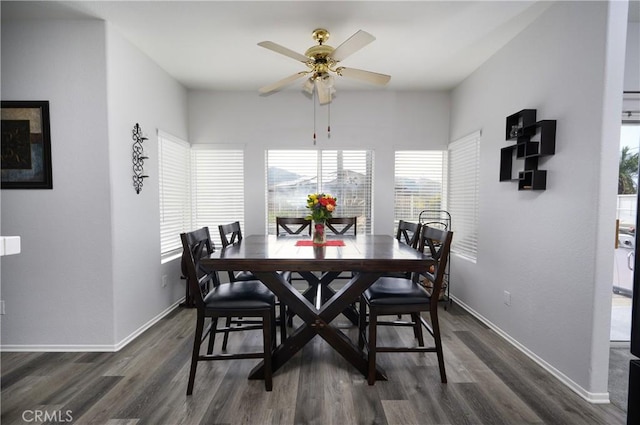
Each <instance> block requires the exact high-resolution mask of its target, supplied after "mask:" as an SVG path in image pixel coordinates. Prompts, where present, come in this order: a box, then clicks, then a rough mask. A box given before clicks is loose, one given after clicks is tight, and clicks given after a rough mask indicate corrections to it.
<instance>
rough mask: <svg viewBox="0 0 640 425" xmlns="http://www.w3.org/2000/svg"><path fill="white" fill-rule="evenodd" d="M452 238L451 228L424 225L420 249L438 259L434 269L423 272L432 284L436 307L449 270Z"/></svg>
mask: <svg viewBox="0 0 640 425" xmlns="http://www.w3.org/2000/svg"><path fill="white" fill-rule="evenodd" d="M452 239H453V232H452V231H450V230H442V229H438V228H435V227H429V226H422V230H421V232H420V242H419V245H418V250H419V251H420V252H422V253H424V254H427V255H429V256H430V257H431V258H433V259H434V260H436V263H435V264H434V267H433V269H432V270H428V271H426V272H425V273H422V275H424V276H425V277H426V278H427V279H428V280H429V281H430V282H431V284H432V292H431V293H432V296H431V304H432V305H433V306H434V307H435V306H437V304H438V300H439V294H440V289H441V288H442V282H443V280H444V276H445V273H446V271H447V262H448V261H449V252H450V250H451V240H452Z"/></svg>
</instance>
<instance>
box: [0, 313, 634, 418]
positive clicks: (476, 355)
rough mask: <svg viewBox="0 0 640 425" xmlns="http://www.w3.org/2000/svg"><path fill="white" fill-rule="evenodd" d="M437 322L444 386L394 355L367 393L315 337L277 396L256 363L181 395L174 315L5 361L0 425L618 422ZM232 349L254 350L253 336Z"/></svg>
mask: <svg viewBox="0 0 640 425" xmlns="http://www.w3.org/2000/svg"><path fill="white" fill-rule="evenodd" d="M440 317H441V328H442V331H443V335H444V347H445V358H446V364H447V376H448V378H449V383H448V384H441V383H440V379H439V375H438V367H437V361H436V359H435V356H434V355H431V354H424V353H423V354H409V353H402V354H398V353H395V354H380V355H379V361H380V363H381V365H382V366H383V367H384V368H385V369H386V371H387V374H388V376H389V381H387V382H377V383H376V385H375V386H372V387H370V386H368V385H367V383H366V381H365V379H364V377H363V376H361V375H360V374H359V373H357V372H356V371H355V370H354V369H353V368H352V367H351V366H350V365H349V364H347V363H346V362H345V361H344V360H343V359H342V358H341V357H339V356H338V355H337V354H336V353H335V352H334V351H333V350H332V349H331V348H330V347H329V346H327V345H326V344H325V343H324V341H323V340H321V339H320V338H319V337H316V338H315V339H314V340H313V341H312V342H311V343H310V344H309V345H307V346H306V347H305V348H304V349H303V350H302V351H301V352H299V353H298V354H297V355H296V356H295V357H294V358H293V359H292V361H290V362H289V363H287V364H286V365H285V366H284V367H283V368H282V369H280V370H279V371H278V372H277V373H276V374H275V376H274V382H273V392H270V393H268V392H265V391H264V385H263V382H262V381H249V380H247V375H248V373H249V371H250V370H251V368H252V367H253V366H254V365H255V364H256V362H257V361H256V360H232V361H224V362H203V363H200V365H199V367H198V374H197V376H196V385H195V389H194V395H193V396H190V397H187V396H186V395H185V391H186V386H187V375H188V368H189V352H190V350H191V344H192V340H191V334H192V332H193V328H194V325H195V311H193V310H188V309H187V310H185V309H179V310H176V311H175V312H174V313H172V314H171V315H169V316H168V317H166V318H165V319H163V320H162V321H161V322H160V323H158V324H157V325H155V326H154V327H153V328H151V329H150V330H148V331H147V332H145V333H144V334H143V335H141V336H140V337H139V338H137V339H136V340H135V341H134V342H132V343H131V344H129V345H128V346H126V347H125V348H123V349H122V350H121V351H120V352H117V353H2V381H1V383H2V400H1V401H2V417H1V423H2V425H9V424H24V423H38V422H36V421H33V419H34V414H35V412H37V411H39V412H47V413H48V414H49V415H58V416H55V418H54V420H51V416H49V418H50V421H49V422H50V423H62V422H65V421H64V420H66V423H74V424H109V425H125V424H131V425H133V424H154V425H160V424H167V425H174V424H176V425H177V424H207V425H211V424H321V425H328V424H339V425H344V424H490V425H496V424H508V425H519V424H558V425H570V424H576V425H578V424H579V425H587V424H603V425H615V424H625V423H626V418H625V413H624V411H622V410H621V409H620V408H618V407H616V406H615V405H613V404H608V405H593V404H590V403H587V402H585V401H584V400H582V399H581V398H580V397H578V396H577V395H575V394H574V393H573V392H572V391H570V390H569V389H567V388H566V387H565V386H564V385H562V384H560V383H559V382H558V381H556V380H555V378H553V377H552V376H550V375H549V374H548V373H547V372H546V371H544V370H543V369H541V368H540V367H539V366H538V365H536V364H535V363H534V362H532V361H531V360H530V359H528V358H527V357H526V356H525V355H524V354H522V353H520V352H519V351H517V350H516V349H514V348H513V347H512V346H511V345H509V344H508V343H506V342H505V341H504V340H502V339H501V338H500V337H499V336H498V335H496V334H495V333H494V332H492V331H491V330H489V329H487V328H486V327H485V326H483V325H482V324H481V323H479V322H478V321H476V320H475V319H473V318H472V317H471V316H469V315H468V314H466V313H465V312H464V311H463V310H462V309H461V308H460V307H456V306H455V305H454V306H453V307H452V308H449V309H448V311H444V310H443V309H441V315H440ZM344 328H345V329H344V330H345V332H347V333H348V334H349V335H350V336H351V337H352V338H355V335H356V333H355V327H349V326H348V325H347V322H346V320H345V322H344ZM379 335H380V338H384V339H385V340H386V341H391V340H394V339H399V338H401V339H403V340H405V339H407V338H408V339H411V337H412V335H411V331H410V330H409V329H407V328H403V329H399V330H396V329H395V328H393V329H392V328H386V327H384V328H381V330H380V333H379ZM233 343H235V344H244V345H245V346H247V347H256V348H258V349H259V347H260V344H261V337H260V333H259V332H257V331H255V332H249V333H245V335H244V336H243V335H242V334H240V333H236V334H235V335H234V339H233ZM67 414H68V415H67ZM60 419H63V420H60ZM69 419H72V421H71V422H69V421H68V420H69ZM39 423H42V422H39Z"/></svg>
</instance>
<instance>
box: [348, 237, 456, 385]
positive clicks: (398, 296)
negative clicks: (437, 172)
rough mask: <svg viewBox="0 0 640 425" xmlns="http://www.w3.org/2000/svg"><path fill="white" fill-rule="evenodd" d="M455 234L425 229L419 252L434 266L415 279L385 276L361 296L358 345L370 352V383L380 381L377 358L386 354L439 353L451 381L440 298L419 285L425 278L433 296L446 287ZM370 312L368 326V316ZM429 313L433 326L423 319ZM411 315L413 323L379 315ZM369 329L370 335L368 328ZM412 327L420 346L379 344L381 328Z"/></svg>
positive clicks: (444, 378)
mask: <svg viewBox="0 0 640 425" xmlns="http://www.w3.org/2000/svg"><path fill="white" fill-rule="evenodd" d="M452 238H453V232H451V231H447V230H442V229H435V228H433V227H428V226H423V227H422V230H421V232H420V237H419V244H418V250H419V251H420V252H422V253H424V254H427V255H429V256H430V257H431V259H432V265H433V267H430V266H429V269H428V270H425V271H424V272H423V273H419V274H414V275H413V277H412V279H406V278H395V277H381V278H380V279H378V280H377V281H376V282H375V283H374V284H373V285H371V286H370V287H369V288H368V289H367V290H366V291H365V292H364V293H363V294H362V296H361V297H360V316H359V325H358V327H359V338H358V346H359V347H360V349H362V348H363V347H364V346H365V345H366V346H367V349H368V353H369V359H368V360H369V367H368V377H367V381H368V383H369V385H373V384H375V380H376V356H377V353H382V352H387V353H389V352H435V353H436V355H437V357H438V366H439V368H440V380H441V381H442V383H443V384H444V383H446V382H447V376H446V372H445V367H444V356H443V353H442V340H441V337H440V326H439V323H438V296H437V295H436V296H433V297H432V296H430V295H429V293H428V292H427V290H426V289H425V288H424V287H423V286H422V285H421V284H420V283H419V277H420V276H421V277H423V278H425V279H427V280H429V282H431V284H432V285H433V288H434V290H433V293H434V294H438V293H439V292H440V288H441V286H442V281H443V277H444V274H445V270H446V266H447V261H448V260H449V250H450V248H451V240H452ZM367 309H368V310H369V314H368V323H367V313H366V310H367ZM423 311H424V312H429V314H430V319H431V323H429V322H427V320H426V319H425V318H424V317H422V315H421V314H420V313H421V312H423ZM401 314H409V315H410V316H411V319H412V320H411V322H402V321H398V320H394V321H379V320H378V317H379V316H389V315H401ZM367 325H368V326H369V332H368V334H367V332H366V327H367ZM382 325H388V326H411V327H412V328H413V332H414V337H415V338H416V339H417V340H418V346H417V347H406V346H405V347H398V346H393V347H392V346H383V345H378V335H377V328H378V326H382ZM422 327H424V328H425V329H426V330H427V331H428V332H429V333H430V334H431V336H432V337H433V340H434V345H433V346H428V347H426V346H425V344H424V338H423V334H422Z"/></svg>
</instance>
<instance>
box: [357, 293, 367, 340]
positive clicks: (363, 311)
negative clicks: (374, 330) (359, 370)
mask: <svg viewBox="0 0 640 425" xmlns="http://www.w3.org/2000/svg"><path fill="white" fill-rule="evenodd" d="M366 330H367V303H366V302H365V300H364V297H360V315H359V320H358V348H359V349H360V350H362V349H363V348H364V333H365V332H366Z"/></svg>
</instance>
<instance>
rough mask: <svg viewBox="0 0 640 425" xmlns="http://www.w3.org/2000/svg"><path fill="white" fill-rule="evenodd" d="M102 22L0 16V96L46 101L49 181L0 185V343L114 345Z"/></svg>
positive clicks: (20, 344) (29, 345)
mask: <svg viewBox="0 0 640 425" xmlns="http://www.w3.org/2000/svg"><path fill="white" fill-rule="evenodd" d="M105 59H106V56H105V33H104V24H102V23H100V22H98V21H13V22H7V21H3V22H2V100H48V101H49V108H50V118H51V151H52V162H53V164H52V167H53V190H2V232H3V234H6V235H20V236H21V237H22V253H21V254H20V255H14V256H9V257H2V260H1V261H2V299H3V300H5V303H6V314H5V315H4V316H2V344H3V347H7V346H12V345H18V346H24V347H25V348H26V347H31V348H38V347H42V346H73V345H77V344H80V345H83V346H89V345H91V346H98V347H100V346H106V345H109V344H113V341H114V330H113V308H114V304H113V285H112V281H113V271H112V265H113V261H112V253H111V242H112V236H111V221H110V215H111V213H110V210H111V202H110V199H109V164H108V161H107V160H106V158H107V157H108V149H107V147H108V145H107V143H108V136H107V121H106V117H107V102H106V94H107V87H106V77H105V71H106V63H105Z"/></svg>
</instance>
